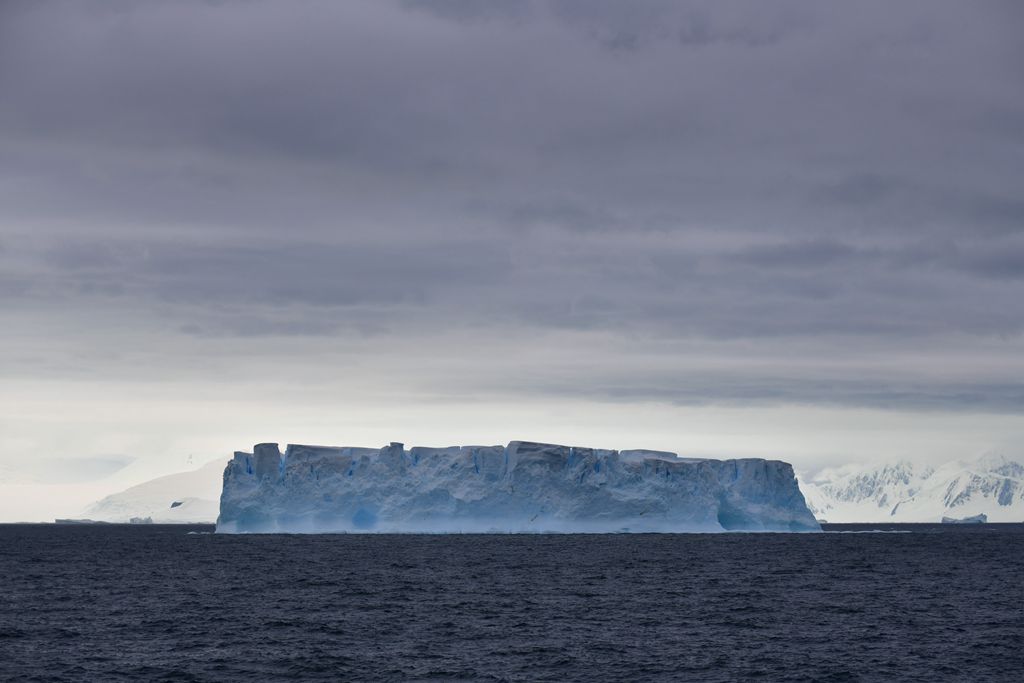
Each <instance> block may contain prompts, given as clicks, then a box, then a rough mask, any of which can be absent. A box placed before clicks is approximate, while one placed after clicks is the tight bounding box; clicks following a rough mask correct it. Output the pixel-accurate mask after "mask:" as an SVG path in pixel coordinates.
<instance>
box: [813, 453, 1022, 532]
mask: <svg viewBox="0 0 1024 683" xmlns="http://www.w3.org/2000/svg"><path fill="white" fill-rule="evenodd" d="M800 489H801V490H802V491H803V493H804V497H805V498H806V499H807V505H808V507H810V509H811V511H812V512H814V515H815V516H816V517H818V518H819V519H826V520H828V521H829V522H939V521H940V520H941V519H942V518H943V517H954V518H964V517H971V516H974V515H978V514H985V515H987V516H988V520H989V521H990V522H1024V464H1022V463H1021V462H1018V461H1014V460H1011V459H1009V458H1006V457H1004V456H1001V455H994V454H988V455H984V456H982V457H979V458H977V459H974V460H959V461H954V462H948V463H945V464H943V465H940V466H938V467H932V466H927V465H919V464H914V463H911V462H905V461H904V462H898V463H895V464H888V465H882V466H875V467H871V466H866V467H865V466H853V465H850V466H845V467H841V468H836V469H831V470H825V471H823V472H822V473H820V474H819V475H817V476H815V477H813V478H810V479H805V478H801V480H800Z"/></svg>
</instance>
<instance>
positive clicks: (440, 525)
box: [217, 441, 819, 532]
mask: <svg viewBox="0 0 1024 683" xmlns="http://www.w3.org/2000/svg"><path fill="white" fill-rule="evenodd" d="M818 529H819V526H818V524H817V522H815V520H814V517H813V515H812V514H811V512H810V511H809V510H808V509H807V506H806V504H805V502H804V498H803V495H802V494H801V493H800V490H799V488H798V486H797V483H796V478H795V477H794V475H793V468H792V467H791V466H790V465H789V464H788V463H785V462H782V461H778V460H763V459H758V458H746V459H737V460H709V459H686V458H680V457H678V456H677V455H676V454H675V453H669V452H665V451H650V450H627V451H616V450H608V449H599V448H581V447H576V446H562V445H558V444H547V443H538V442H532V441H513V442H511V443H509V445H508V446H449V447H443V448H427V447H414V448H410V449H405V447H404V445H403V444H401V443H397V442H393V443H391V444H390V445H388V446H385V447H383V448H379V449H374V448H355V447H334V446H307V445H294V444H293V445H289V446H288V447H287V448H286V449H285V451H284V453H282V452H281V450H280V448H279V447H278V445H277V444H276V443H263V444H257V445H256V446H255V447H254V448H253V451H252V453H247V452H243V451H238V452H236V453H235V457H234V458H233V459H232V460H231V461H230V463H229V464H228V466H227V468H226V469H225V471H224V487H223V491H222V494H221V503H220V517H219V519H218V522H217V530H218V531H221V532H618V531H645V532H650V531H664V532H674V531H722V530H765V531H809V530H818Z"/></svg>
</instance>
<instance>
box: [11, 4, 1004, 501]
mask: <svg viewBox="0 0 1024 683" xmlns="http://www.w3.org/2000/svg"><path fill="white" fill-rule="evenodd" d="M1022 22H1024V7H1022V5H1021V4H1020V3H1018V2H1015V1H1013V0H1006V1H1004V2H1000V1H994V0H993V1H987V0H982V1H979V2H971V3H965V2H947V1H944V0H927V1H924V0H922V1H919V2H914V1H909V2H901V3H891V2H882V1H877V2H874V1H871V0H866V1H865V2H858V3H820V2H811V1H810V0H807V1H801V2H791V1H780V2H772V3H763V2H755V1H750V2H674V1H673V2H667V1H666V2H661V1H659V0H644V1H639V2H629V3H626V2H612V1H606V0H586V1H584V0H576V1H564V2H558V1H552V2H540V1H522V2H519V1H516V0H502V1H500V2H486V1H470V0H432V1H430V2H427V1H418V0H407V1H404V2H391V1H382V0H372V1H369V0H367V1H358V0H353V1H351V2H344V3H337V2H327V1H318V0H310V1H307V2H301V3H279V2H265V1H261V0H254V1H250V2H240V1H233V0H221V1H217V2H195V1H190V0H183V1H182V2H175V3H163V2H155V1H154V2H134V1H133V2H127V1H120V2H119V1H117V0H114V1H104V2H98V1H90V0H84V1H78V2H59V1H58V2H48V3H37V2H29V1H27V0H22V1H18V0H8V1H7V2H4V3H2V4H0V329H2V334H0V520H14V519H47V518H51V517H53V516H59V515H71V514H74V513H75V512H77V511H79V510H81V509H82V508H83V507H84V505H85V504H86V503H87V502H89V501H91V500H93V499H95V498H97V497H99V496H100V495H103V494H105V493H109V492H111V490H116V488H117V487H119V486H121V485H123V484H127V483H133V482H135V481H138V480H141V479H145V478H148V477H150V476H155V475H157V474H163V473H167V472H174V471H180V470H182V469H185V468H187V467H189V466H192V465H193V464H194V465H198V464H201V463H202V462H205V461H209V460H211V459H213V458H218V457H225V458H226V457H228V456H229V455H230V453H231V452H232V451H233V450H236V449H238V450H242V449H248V448H249V447H250V446H251V445H252V444H253V443H256V442H263V441H278V442H281V443H282V444H283V443H321V444H346V445H367V446H376V445H382V444H384V443H387V442H389V441H402V442H405V443H406V444H410V445H411V444H415V445H451V444H467V443H486V444H496V443H506V442H508V441H510V440H513V439H525V440H543V441H553V442H557V443H568V444H575V445H589V446H600V447H607V448H652V449H664V450H672V451H676V452H679V453H682V454H686V455H694V456H708V457H732V456H743V457H771V458H779V459H783V460H788V461H790V462H793V463H794V464H795V465H796V466H797V468H798V469H800V470H803V471H813V470H814V469H815V468H821V467H825V466H829V465H833V464H839V463H848V462H874V461H888V460H895V459H911V460H923V461H935V462H941V461H945V460H949V459H953V458H962V457H971V456H974V455H977V454H979V453H982V452H988V451H992V450H997V451H1000V452H1003V453H1006V454H1009V455H1020V454H1022V453H1024V448H1022V444H1024V336H1022V331H1024V39H1022V37H1021V36H1022V33H1021V26H1022ZM112 487H113V488H112Z"/></svg>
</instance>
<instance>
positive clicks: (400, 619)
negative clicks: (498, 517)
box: [0, 524, 1024, 681]
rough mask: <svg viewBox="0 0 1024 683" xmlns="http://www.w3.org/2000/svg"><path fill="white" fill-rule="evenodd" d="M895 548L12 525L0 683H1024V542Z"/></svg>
mask: <svg viewBox="0 0 1024 683" xmlns="http://www.w3.org/2000/svg"><path fill="white" fill-rule="evenodd" d="M828 528H829V529H830V530H833V531H837V530H838V531H852V530H864V529H866V528H871V527H853V526H841V525H832V526H830V527H828ZM888 528H889V529H890V530H896V531H906V530H908V529H913V531H911V532H910V533H823V534H719V535H592V536H552V535H536V536H373V535H368V536H360V535H347V536H346V535H338V536H285V535H282V536H218V535H213V534H209V533H195V531H209V529H208V528H204V527H193V528H191V529H190V528H188V527H180V526H54V525H7V526H0V581H2V582H0V679H2V680H4V681H21V680H25V681H119V680H131V681H135V680H144V681H164V680H166V681H249V680H302V681H306V680H331V681H334V680H345V681H348V680H399V681H404V680H456V679H458V680H529V681H534V680H553V681H599V680H624V681H643V680H651V681H658V680H694V681H734V680H763V681H947V680H948V681H1022V680H1024V525H991V524H990V525H983V526H970V527H967V526H957V527H951V526H945V527H943V526H938V525H934V526H932V525H928V526H924V525H922V526H917V525H914V526H892V527H888Z"/></svg>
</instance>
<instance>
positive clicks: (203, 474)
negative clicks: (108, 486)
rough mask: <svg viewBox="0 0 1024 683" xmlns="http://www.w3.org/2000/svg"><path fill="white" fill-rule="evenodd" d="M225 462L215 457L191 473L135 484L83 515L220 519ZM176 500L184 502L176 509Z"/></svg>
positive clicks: (119, 519) (103, 518)
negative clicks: (172, 505)
mask: <svg viewBox="0 0 1024 683" xmlns="http://www.w3.org/2000/svg"><path fill="white" fill-rule="evenodd" d="M224 465H225V461H223V460H214V461H213V462H210V463H207V464H206V465H204V466H202V467H200V468H199V469H195V470H192V471H191V472H181V473H179V474H169V475H167V476H165V477H159V478H157V479H153V480H151V481H147V482H145V483H142V484H138V485H137V486H132V487H130V488H128V489H125V490H124V491H121V492H120V493H115V494H112V495H109V496H107V497H106V498H104V499H102V500H99V501H97V502H95V503H93V504H92V505H90V506H89V507H88V508H87V509H86V510H85V511H83V512H82V514H81V517H83V518H86V519H93V520H96V521H103V522H127V521H128V520H129V519H131V518H132V517H152V519H153V521H154V522H157V523H161V522H162V523H174V522H179V523H184V522H208V523H213V522H215V521H216V520H217V510H218V506H219V502H218V501H219V499H220V490H221V482H222V479H223V472H224ZM176 502H177V503H181V505H178V506H175V507H173V508H172V507H171V504H172V503H176Z"/></svg>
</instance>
